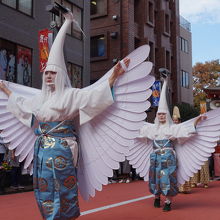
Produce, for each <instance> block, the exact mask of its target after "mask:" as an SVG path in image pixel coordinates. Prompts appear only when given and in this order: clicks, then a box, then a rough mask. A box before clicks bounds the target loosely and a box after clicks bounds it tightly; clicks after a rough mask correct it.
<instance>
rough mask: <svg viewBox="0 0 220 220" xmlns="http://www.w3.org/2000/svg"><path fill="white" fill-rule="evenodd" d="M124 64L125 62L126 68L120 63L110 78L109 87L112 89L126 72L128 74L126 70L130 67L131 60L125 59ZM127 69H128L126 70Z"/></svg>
mask: <svg viewBox="0 0 220 220" xmlns="http://www.w3.org/2000/svg"><path fill="white" fill-rule="evenodd" d="M122 62H124V64H123V65H125V67H123V65H122V63H121V62H118V63H117V64H116V65H115V67H114V71H113V73H112V75H111V76H110V78H109V85H110V86H111V87H112V86H113V84H114V82H115V80H116V79H117V78H118V77H119V76H121V75H123V74H124V73H125V72H126V69H127V68H128V66H129V63H130V59H129V58H125V59H123V60H122ZM125 68H126V69H125Z"/></svg>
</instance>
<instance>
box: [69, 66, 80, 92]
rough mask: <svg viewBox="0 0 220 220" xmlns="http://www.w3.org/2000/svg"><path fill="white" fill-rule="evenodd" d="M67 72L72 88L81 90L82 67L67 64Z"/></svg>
mask: <svg viewBox="0 0 220 220" xmlns="http://www.w3.org/2000/svg"><path fill="white" fill-rule="evenodd" d="M67 71H68V74H69V78H70V81H71V84H72V87H74V88H81V87H82V67H81V66H78V65H76V64H73V63H70V62H68V63H67Z"/></svg>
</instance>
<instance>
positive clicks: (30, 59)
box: [0, 0, 90, 88]
mask: <svg viewBox="0 0 220 220" xmlns="http://www.w3.org/2000/svg"><path fill="white" fill-rule="evenodd" d="M56 2H59V3H61V4H64V5H65V6H67V7H68V8H70V9H71V10H72V11H73V13H74V15H75V19H76V20H77V21H78V23H79V25H80V26H81V27H82V29H83V30H84V32H85V34H86V35H87V38H84V39H83V36H82V34H81V33H80V31H79V29H78V28H77V27H76V26H75V25H72V26H71V28H70V29H69V32H68V35H67V37H66V42H65V48H64V52H65V56H66V61H67V67H68V71H69V74H70V78H71V81H72V83H73V85H74V86H76V87H82V86H85V85H88V84H89V82H90V75H89V74H88V73H89V72H90V65H89V60H90V46H89V40H90V39H89V37H88V36H89V32H90V26H89V24H90V18H89V15H90V5H89V2H87V1H80V0H68V1H66V0H56ZM53 3H54V1H53V0H26V1H22V0H15V1H9V0H0V16H1V19H0V70H1V75H0V77H1V79H6V80H10V81H13V82H16V83H20V84H24V85H27V86H32V87H36V88H39V87H40V86H41V78H42V77H41V75H42V74H41V73H40V61H39V36H38V32H39V31H40V30H43V29H46V28H48V29H51V31H52V32H53V33H54V35H53V36H55V34H56V33H57V30H58V29H59V27H60V26H61V24H62V21H63V18H62V16H55V15H54V14H52V13H51V12H48V11H46V7H47V6H48V5H50V4H53ZM53 21H55V22H53ZM54 24H57V25H56V27H55V28H53V27H54Z"/></svg>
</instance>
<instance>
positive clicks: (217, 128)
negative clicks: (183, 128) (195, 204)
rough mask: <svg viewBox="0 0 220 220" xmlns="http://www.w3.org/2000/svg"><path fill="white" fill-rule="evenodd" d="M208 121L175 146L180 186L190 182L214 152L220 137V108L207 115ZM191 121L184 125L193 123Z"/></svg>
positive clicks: (199, 125)
mask: <svg viewBox="0 0 220 220" xmlns="http://www.w3.org/2000/svg"><path fill="white" fill-rule="evenodd" d="M206 116H207V119H206V120H203V121H202V122H201V123H199V124H198V125H197V127H196V131H197V133H196V134H195V135H194V136H192V137H191V138H189V139H187V140H186V141H184V142H183V143H182V144H177V145H176V146H175V149H176V155H177V161H178V171H177V179H178V183H179V184H183V183H184V182H185V181H188V180H189V178H190V177H192V176H193V175H194V173H196V172H197V171H198V170H200V169H201V166H202V165H203V164H204V162H205V161H207V160H208V157H210V156H211V154H212V153H213V152H214V147H216V145H217V141H218V140H219V137H220V108H219V109H215V110H212V111H209V112H207V113H206ZM192 120H195V119H191V120H189V121H186V122H184V123H182V124H185V125H187V124H190V123H192Z"/></svg>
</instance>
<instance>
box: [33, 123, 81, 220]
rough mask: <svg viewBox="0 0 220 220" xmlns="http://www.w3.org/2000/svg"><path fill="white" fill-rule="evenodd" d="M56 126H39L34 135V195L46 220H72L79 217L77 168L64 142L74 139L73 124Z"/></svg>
mask: <svg viewBox="0 0 220 220" xmlns="http://www.w3.org/2000/svg"><path fill="white" fill-rule="evenodd" d="M59 124H60V122H40V125H39V127H40V128H39V129H37V130H36V131H35V133H36V134H37V135H38V136H39V137H38V139H37V141H36V143H35V152H34V158H35V159H34V175H33V177H34V193H35V197H36V200H37V203H38V206H39V209H40V212H41V214H42V216H43V219H46V220H54V219H57V220H70V219H71V220H72V219H75V218H77V217H78V216H79V215H80V210H79V204H78V187H77V177H76V167H75V166H74V163H73V154H72V151H71V149H70V146H69V145H68V142H67V139H66V138H68V137H73V138H76V137H75V135H74V132H73V123H72V122H71V121H66V122H64V123H63V124H62V125H59ZM57 125H59V126H57ZM55 126H57V127H55ZM54 127H55V129H54V130H52V131H51V129H53V128H54Z"/></svg>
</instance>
